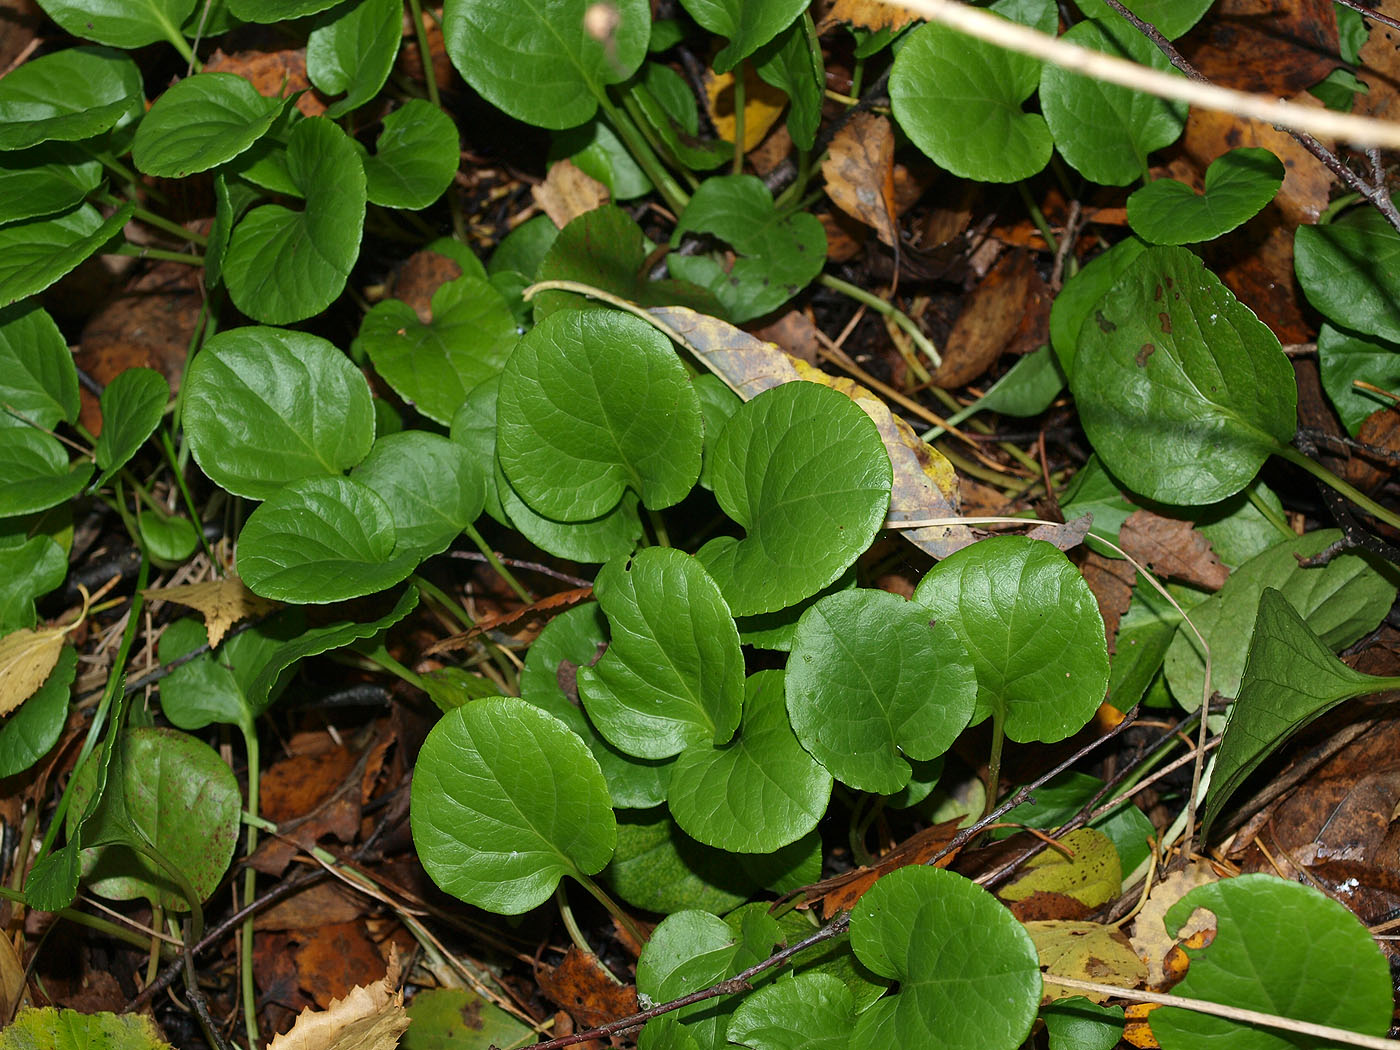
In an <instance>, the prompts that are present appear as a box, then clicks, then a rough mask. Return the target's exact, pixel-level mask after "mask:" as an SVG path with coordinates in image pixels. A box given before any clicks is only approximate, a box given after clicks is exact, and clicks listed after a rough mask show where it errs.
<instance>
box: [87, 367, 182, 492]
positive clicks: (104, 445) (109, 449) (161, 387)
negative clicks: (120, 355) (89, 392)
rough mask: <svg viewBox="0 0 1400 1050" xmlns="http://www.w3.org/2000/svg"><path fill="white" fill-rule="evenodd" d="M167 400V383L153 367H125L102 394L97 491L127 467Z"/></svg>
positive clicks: (143, 442) (144, 441)
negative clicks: (100, 473) (99, 475)
mask: <svg viewBox="0 0 1400 1050" xmlns="http://www.w3.org/2000/svg"><path fill="white" fill-rule="evenodd" d="M169 400H170V384H169V383H167V382H166V380H165V376H163V375H161V374H160V373H159V372H157V371H156V370H155V369H154V368H128V369H126V370H125V371H124V372H120V373H118V374H117V375H116V376H115V377H114V378H113V379H112V381H111V382H110V383H108V384H107V388H106V389H105V390H103V391H102V433H101V434H99V435H98V437H97V448H96V450H95V451H96V455H97V465H98V467H100V468H101V470H102V475H101V477H99V478H98V479H97V480H96V481H95V482H93V487H94V488H96V487H98V486H100V485H103V484H105V483H106V481H107V479H108V478H110V477H111V476H112V475H113V474H115V473H116V472H117V471H118V470H120V469H121V468H122V467H123V466H125V465H126V463H127V461H128V460H130V459H131V457H132V456H134V455H136V450H137V449H139V448H140V447H141V446H142V445H144V444H145V443H146V439H147V438H148V437H150V436H151V435H152V434H153V433H155V429H156V427H157V426H159V425H160V418H161V416H163V415H164V414H165V405H166V402H168V401H169Z"/></svg>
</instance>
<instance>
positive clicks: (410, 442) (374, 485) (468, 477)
mask: <svg viewBox="0 0 1400 1050" xmlns="http://www.w3.org/2000/svg"><path fill="white" fill-rule="evenodd" d="M350 479H351V480H352V481H357V482H359V483H360V484H361V485H364V486H366V487H367V488H370V489H372V490H374V492H376V493H378V495H379V496H380V497H381V498H382V499H383V500H384V503H385V505H386V506H387V507H388V508H389V513H390V514H391V515H392V516H393V519H394V532H395V536H396V540H395V543H394V555H395V557H396V558H397V557H398V556H402V555H411V556H412V557H414V558H417V559H419V560H420V561H421V560H422V559H424V558H430V557H432V556H433V555H434V554H440V553H442V552H443V551H445V550H446V549H447V548H448V546H449V545H450V544H451V543H452V541H453V540H454V539H456V538H457V536H458V535H459V534H460V533H461V532H462V530H463V529H464V528H466V527H467V526H468V525H470V524H471V523H472V522H474V521H475V520H476V519H477V518H478V517H479V516H480V515H481V509H482V507H483V505H484V504H485V502H486V475H485V473H484V472H483V470H482V466H481V464H479V463H477V462H476V461H475V460H473V459H472V458H471V457H470V456H468V455H466V453H465V450H463V448H462V446H461V445H458V444H457V443H456V442H453V441H449V440H448V439H447V438H445V437H442V436H441V435H439V434H432V433H428V432H426V431H422V430H408V431H404V432H403V433H400V434H388V435H386V436H384V437H382V438H380V439H379V440H378V441H376V442H375V443H374V447H373V448H372V449H370V452H369V455H368V456H366V457H365V458H364V459H363V460H362V461H361V462H360V465H359V466H357V467H356V468H355V469H354V470H353V471H352V472H351V474H350Z"/></svg>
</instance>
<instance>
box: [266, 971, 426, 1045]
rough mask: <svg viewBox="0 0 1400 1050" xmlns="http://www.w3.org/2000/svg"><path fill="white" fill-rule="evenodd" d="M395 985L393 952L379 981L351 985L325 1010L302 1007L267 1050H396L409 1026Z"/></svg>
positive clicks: (400, 994)
mask: <svg viewBox="0 0 1400 1050" xmlns="http://www.w3.org/2000/svg"><path fill="white" fill-rule="evenodd" d="M398 985H399V961H398V955H397V952H395V954H394V955H393V957H392V958H391V959H390V961H389V972H388V973H387V974H386V975H385V976H384V979H383V980H382V981H375V982H374V983H373V984H369V985H359V986H357V987H355V988H352V989H351V990H350V993H349V994H348V995H346V996H345V997H344V998H340V999H336V1000H334V1001H332V1002H331V1004H330V1006H329V1007H328V1008H327V1009H325V1010H321V1011H314V1010H312V1009H310V1008H309V1007H308V1008H307V1009H305V1010H303V1011H302V1012H301V1016H299V1017H298V1018H297V1020H296V1024H294V1025H292V1029H291V1031H289V1032H287V1033H285V1034H283V1035H279V1036H277V1037H276V1038H275V1039H273V1040H272V1042H270V1043H269V1044H268V1050H395V1047H397V1046H398V1044H399V1036H401V1035H403V1033H404V1030H405V1029H407V1028H408V1014H407V1013H406V1012H405V1011H404V1008H403V992H401V991H399V990H398Z"/></svg>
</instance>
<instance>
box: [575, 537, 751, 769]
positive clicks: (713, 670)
mask: <svg viewBox="0 0 1400 1050" xmlns="http://www.w3.org/2000/svg"><path fill="white" fill-rule="evenodd" d="M593 587H594V592H595V593H596V594H597V596H598V604H599V605H600V606H601V607H602V610H603V612H604V613H605V614H607V617H608V624H609V628H610V633H611V635H612V643H611V645H609V647H608V651H607V652H606V653H605V654H604V655H603V657H602V659H600V660H599V661H598V662H597V663H596V664H594V665H593V666H590V667H583V668H580V670H579V672H578V685H579V692H580V693H581V695H582V697H583V701H584V706H585V707H586V708H587V710H588V715H589V717H590V718H591V719H592V720H593V723H594V724H595V725H596V726H597V727H598V730H599V732H601V733H602V734H603V736H604V737H606V738H607V739H608V741H609V742H610V743H612V744H613V746H615V747H617V748H619V749H620V750H622V751H624V752H626V753H627V754H631V755H636V756H638V757H640V758H669V757H671V756H672V755H676V754H679V753H680V752H681V751H683V750H684V749H685V748H687V747H691V746H695V745H707V744H713V745H720V744H724V743H726V742H727V741H728V740H729V739H730V738H731V737H732V736H733V735H734V730H735V728H736V727H737V726H738V724H739V711H740V707H741V706H742V704H743V702H744V658H743V654H742V653H741V652H740V650H739V632H738V630H737V629H736V628H735V626H734V621H733V619H731V618H730V615H729V607H728V606H727V605H726V604H725V601H724V599H723V598H722V597H721V596H720V592H719V588H718V587H717V586H716V585H715V582H714V581H713V580H712V579H710V576H709V574H708V573H707V572H705V569H704V567H703V566H702V565H701V564H700V562H699V561H697V560H696V559H695V558H693V557H691V556H690V555H688V554H685V553H683V552H681V551H677V550H672V549H668V548H662V547H651V548H648V549H646V550H644V551H641V552H640V553H638V554H637V555H636V557H634V558H632V559H631V563H630V565H629V564H626V563H624V561H622V560H617V561H611V562H609V563H608V564H607V565H605V566H604V567H603V570H602V571H601V572H600V573H599V574H598V578H597V580H596V581H595V582H594V585H593Z"/></svg>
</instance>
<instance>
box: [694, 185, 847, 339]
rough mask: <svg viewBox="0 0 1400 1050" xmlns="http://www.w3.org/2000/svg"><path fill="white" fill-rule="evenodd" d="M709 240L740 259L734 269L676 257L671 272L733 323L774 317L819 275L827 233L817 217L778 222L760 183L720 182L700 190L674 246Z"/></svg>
mask: <svg viewBox="0 0 1400 1050" xmlns="http://www.w3.org/2000/svg"><path fill="white" fill-rule="evenodd" d="M696 233H708V234H713V235H714V236H716V237H719V238H720V239H721V240H723V241H725V242H727V243H728V244H729V245H731V246H732V247H733V249H734V250H735V251H736V252H737V253H738V254H739V258H738V259H736V260H735V261H734V263H733V265H732V266H728V267H726V266H724V265H721V263H720V261H719V260H718V259H716V258H713V257H711V256H708V255H689V256H685V255H672V256H671V257H670V258H669V259H668V261H667V265H668V266H669V267H670V270H671V273H673V274H674V275H675V276H677V277H679V278H681V279H682V280H686V281H691V282H693V283H694V284H698V285H700V286H701V287H703V288H707V289H709V291H710V292H711V293H713V295H714V296H715V298H716V299H718V300H719V301H720V303H721V305H723V307H724V310H725V312H726V313H727V314H728V316H729V318H730V320H732V321H734V322H735V323H736V324H737V323H739V322H741V321H749V320H752V319H753V318H755V317H760V316H762V315H763V314H766V313H769V312H770V311H772V310H776V309H777V308H778V307H779V306H781V305H783V303H785V302H787V301H788V300H789V299H791V298H792V297H793V296H794V295H796V294H797V293H798V292H800V291H801V290H802V289H803V288H805V287H806V286H807V284H808V283H809V282H811V280H812V279H813V278H814V277H816V276H817V274H819V273H821V269H822V266H823V265H825V263H826V234H825V233H824V232H823V230H822V225H821V223H820V222H819V221H818V220H817V218H816V216H815V215H809V214H808V213H806V212H800V211H799V212H796V213H794V214H791V215H787V216H783V215H780V214H779V213H778V211H777V209H776V208H775V207H774V206H773V197H772V195H771V194H770V193H769V192H768V190H767V188H766V187H765V186H764V185H763V182H762V180H760V179H759V178H757V177H756V176H753V175H715V176H711V177H710V178H708V179H706V180H705V181H704V182H703V183H701V184H700V188H699V189H698V190H696V191H695V193H694V195H693V196H692V197H691V198H690V204H689V205H687V206H686V209H685V211H683V212H682V213H681V216H680V220H679V221H678V222H677V224H676V229H675V232H674V233H673V234H672V235H671V246H672V247H673V248H675V247H678V246H679V245H680V243H681V240H682V238H684V236H685V235H686V234H696Z"/></svg>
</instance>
